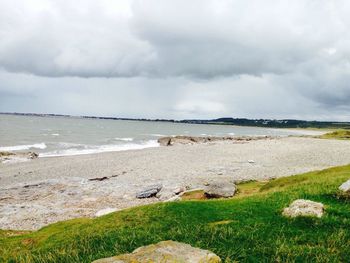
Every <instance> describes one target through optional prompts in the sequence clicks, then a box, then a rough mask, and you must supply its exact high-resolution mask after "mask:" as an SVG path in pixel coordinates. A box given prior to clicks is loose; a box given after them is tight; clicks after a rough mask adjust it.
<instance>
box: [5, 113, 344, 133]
mask: <svg viewBox="0 0 350 263" xmlns="http://www.w3.org/2000/svg"><path fill="white" fill-rule="evenodd" d="M0 114H2V115H21V116H35V117H67V118H86V119H101V120H127V121H153V122H173V123H190V124H215V125H237V126H250V127H269V128H329V129H350V122H339V121H306V120H294V119H283V120H276V119H247V118H231V117H225V118H218V119H208V120H205V119H203V120H200V119H189V120H172V119H145V118H140V119H138V118H119V117H98V116H75V115H64V114H40V113H18V112H0Z"/></svg>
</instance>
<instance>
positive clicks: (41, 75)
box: [0, 0, 350, 119]
mask: <svg viewBox="0 0 350 263" xmlns="http://www.w3.org/2000/svg"><path fill="white" fill-rule="evenodd" d="M349 13H350V3H349V2H348V1H345V0H317V1H316V0H311V1H304V0H295V1H287V0H282V1H274V0H266V1H260V0H244V1H243V0H215V1H214V0H192V1H185V0H177V1H172V0H161V1H160V0H148V1H144V0H135V1H132V0H118V1H114V0H101V1H93V0H84V1H83V0H79V1H68V0H67V1H64V0H31V1H26V0H12V1H6V0H0V69H2V71H3V72H1V74H0V80H1V82H0V94H1V97H0V101H1V105H0V110H2V111H6V110H10V109H11V110H16V109H22V110H23V111H33V110H36V111H43V110H46V111H50V112H57V111H60V110H63V109H62V108H60V102H61V101H56V97H57V96H58V97H60V96H61V97H63V98H64V101H65V103H66V104H67V106H66V107H64V111H65V113H77V114H80V113H84V112H87V113H90V114H98V115H104V114H108V115H121V114H122V115H123V116H135V117H137V116H138V115H140V112H142V114H144V115H145V116H147V117H153V116H154V117H165V118H166V117H168V116H171V117H175V118H180V117H186V118H187V117H191V118H193V117H196V116H200V117H206V116H208V117H209V116H210V117H215V116H222V115H226V116H241V117H244V116H249V117H254V116H259V117H264V116H265V117H288V116H291V117H298V118H322V119H327V118H328V119H329V118H335V119H346V118H349V110H350V109H349V107H350V106H349V105H350V88H349V85H348V83H350V82H349V80H350V32H349V28H350V16H349V15H348V14H349ZM121 95H122V96H121ZM24 97H25V98H24ZM96 98H98V100H96ZM40 101H50V102H51V103H46V104H44V103H42V102H40ZM126 101H134V102H135V103H134V104H133V105H131V104H130V103H126ZM92 102H94V103H92ZM114 102H115V103H114ZM31 109H32V110H31ZM68 111H70V112H68Z"/></svg>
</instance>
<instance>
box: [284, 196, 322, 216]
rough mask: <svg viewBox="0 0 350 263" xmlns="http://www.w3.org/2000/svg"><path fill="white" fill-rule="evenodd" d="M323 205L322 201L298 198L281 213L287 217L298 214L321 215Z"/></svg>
mask: <svg viewBox="0 0 350 263" xmlns="http://www.w3.org/2000/svg"><path fill="white" fill-rule="evenodd" d="M323 212H324V206H323V204H322V203H317V202H314V201H310V200H304V199H298V200H295V201H294V202H293V203H291V204H290V205H289V207H287V208H285V209H284V210H283V213H282V214H283V215H284V216H287V217H298V216H311V217H313V216H315V217H319V218H320V217H322V216H323Z"/></svg>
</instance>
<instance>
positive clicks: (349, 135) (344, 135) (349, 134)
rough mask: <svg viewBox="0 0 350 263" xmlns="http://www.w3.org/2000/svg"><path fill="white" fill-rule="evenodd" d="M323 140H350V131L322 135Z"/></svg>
mask: <svg viewBox="0 0 350 263" xmlns="http://www.w3.org/2000/svg"><path fill="white" fill-rule="evenodd" d="M320 138H322V139H338V140H350V131H349V130H337V131H334V132H330V133H326V134H324V135H321V136H320Z"/></svg>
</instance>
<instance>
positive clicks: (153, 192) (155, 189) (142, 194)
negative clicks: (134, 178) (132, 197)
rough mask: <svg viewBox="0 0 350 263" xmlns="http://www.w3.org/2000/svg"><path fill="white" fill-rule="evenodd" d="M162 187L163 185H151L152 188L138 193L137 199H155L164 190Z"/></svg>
mask: <svg viewBox="0 0 350 263" xmlns="http://www.w3.org/2000/svg"><path fill="white" fill-rule="evenodd" d="M162 187H163V186H162V185H161V184H156V185H151V186H149V187H147V188H146V189H144V190H142V191H140V192H138V193H137V194H136V198H150V197H154V196H156V195H157V193H158V192H159V191H160V190H161V189H162Z"/></svg>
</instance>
